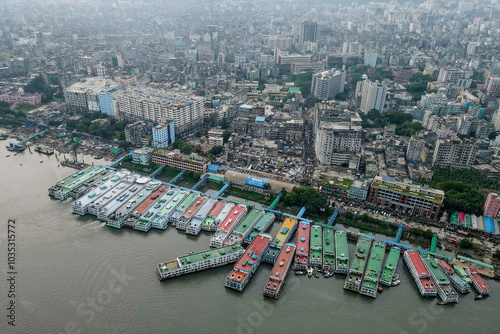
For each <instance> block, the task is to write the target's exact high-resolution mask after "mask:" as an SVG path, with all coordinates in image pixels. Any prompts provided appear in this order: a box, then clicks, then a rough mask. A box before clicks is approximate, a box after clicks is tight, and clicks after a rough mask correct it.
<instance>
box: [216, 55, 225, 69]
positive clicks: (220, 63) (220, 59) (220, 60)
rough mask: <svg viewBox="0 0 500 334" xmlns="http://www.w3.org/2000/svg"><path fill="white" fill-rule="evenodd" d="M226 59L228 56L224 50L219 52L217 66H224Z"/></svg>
mask: <svg viewBox="0 0 500 334" xmlns="http://www.w3.org/2000/svg"><path fill="white" fill-rule="evenodd" d="M225 60H226V56H225V55H224V54H223V53H222V52H221V53H219V56H218V57H217V66H218V67H219V68H223V67H224V62H225Z"/></svg>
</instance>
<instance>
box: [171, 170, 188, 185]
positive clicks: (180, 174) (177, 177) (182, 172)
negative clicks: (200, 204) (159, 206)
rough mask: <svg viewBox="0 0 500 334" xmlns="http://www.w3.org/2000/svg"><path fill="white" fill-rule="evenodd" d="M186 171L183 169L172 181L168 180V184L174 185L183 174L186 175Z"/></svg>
mask: <svg viewBox="0 0 500 334" xmlns="http://www.w3.org/2000/svg"><path fill="white" fill-rule="evenodd" d="M186 172H187V170H186V169H183V170H181V172H180V173H179V174H177V176H175V177H174V178H173V179H172V180H170V182H169V183H170V184H174V183H175V182H176V181H177V180H178V179H179V178H180V177H181V176H182V175H184V173H186Z"/></svg>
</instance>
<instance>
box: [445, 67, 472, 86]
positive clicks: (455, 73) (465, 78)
mask: <svg viewBox="0 0 500 334" xmlns="http://www.w3.org/2000/svg"><path fill="white" fill-rule="evenodd" d="M471 77H472V71H466V70H462V69H459V68H452V67H448V68H442V69H441V70H440V71H439V75H438V80H437V81H438V82H448V83H452V84H458V85H459V86H460V88H461V89H467V88H469V87H470V85H471V83H472V78H471Z"/></svg>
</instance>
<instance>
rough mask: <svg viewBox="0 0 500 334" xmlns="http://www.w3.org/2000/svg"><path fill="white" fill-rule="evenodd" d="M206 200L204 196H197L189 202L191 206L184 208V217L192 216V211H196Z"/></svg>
mask: <svg viewBox="0 0 500 334" xmlns="http://www.w3.org/2000/svg"><path fill="white" fill-rule="evenodd" d="M206 200H207V198H206V197H200V198H198V199H197V200H196V201H195V202H194V203H193V204H191V206H190V207H189V208H188V209H187V210H186V212H185V213H184V215H183V216H184V217H186V218H190V217H192V216H193V215H194V213H195V212H196V211H198V209H199V208H200V207H201V206H202V205H203V203H205V201H206Z"/></svg>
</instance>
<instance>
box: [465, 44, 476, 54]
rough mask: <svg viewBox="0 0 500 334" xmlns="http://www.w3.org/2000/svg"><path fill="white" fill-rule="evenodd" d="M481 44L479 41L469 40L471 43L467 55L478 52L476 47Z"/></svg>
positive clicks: (468, 45)
mask: <svg viewBox="0 0 500 334" xmlns="http://www.w3.org/2000/svg"><path fill="white" fill-rule="evenodd" d="M478 46H479V43H478V42H469V44H467V51H466V53H467V56H472V55H474V54H475V53H476V49H477V47H478Z"/></svg>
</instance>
